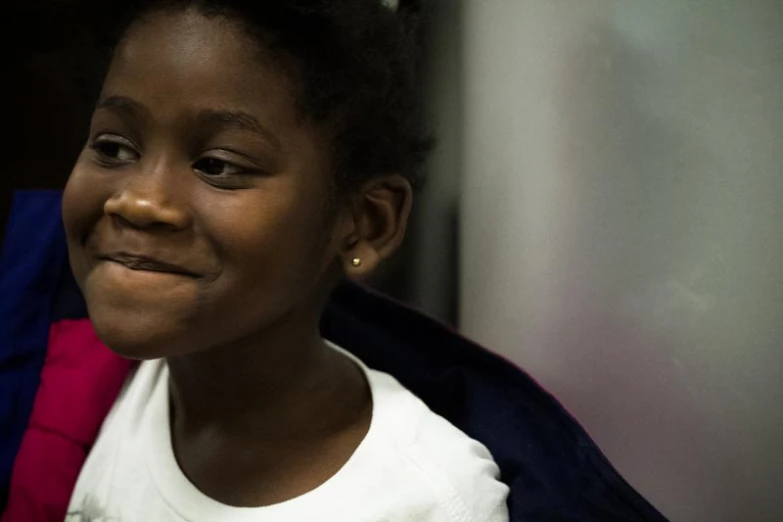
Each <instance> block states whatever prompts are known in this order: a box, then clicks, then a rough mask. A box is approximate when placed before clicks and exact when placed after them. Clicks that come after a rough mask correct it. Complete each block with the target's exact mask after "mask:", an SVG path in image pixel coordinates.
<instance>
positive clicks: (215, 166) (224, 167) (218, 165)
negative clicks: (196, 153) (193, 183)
mask: <svg viewBox="0 0 783 522" xmlns="http://www.w3.org/2000/svg"><path fill="white" fill-rule="evenodd" d="M193 168H194V169H196V170H197V171H199V172H201V173H202V174H206V175H207V176H214V177H218V176H220V177H224V176H231V175H234V174H240V173H242V172H243V171H244V170H245V169H243V168H241V167H238V166H237V165H234V164H233V163H229V162H227V161H224V160H222V159H218V158H200V159H199V160H197V161H196V162H195V163H194V164H193Z"/></svg>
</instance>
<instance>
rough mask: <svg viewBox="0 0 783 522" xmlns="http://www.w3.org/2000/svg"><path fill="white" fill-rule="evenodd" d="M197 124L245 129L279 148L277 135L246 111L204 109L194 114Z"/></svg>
mask: <svg viewBox="0 0 783 522" xmlns="http://www.w3.org/2000/svg"><path fill="white" fill-rule="evenodd" d="M196 121H197V122H198V124H199V125H204V126H211V127H234V128H237V129H242V130H247V131H251V132H254V133H256V134H259V135H261V137H263V138H265V139H266V141H268V142H269V143H271V144H272V145H274V146H275V147H277V148H278V149H279V148H280V141H279V140H278V139H277V136H275V134H274V133H273V132H272V131H270V130H269V129H267V128H266V127H264V126H263V125H261V124H260V123H259V122H258V120H257V119H256V118H255V117H254V116H253V115H252V114H248V113H247V112H243V111H223V110H214V109H204V110H202V111H200V112H199V113H198V116H196Z"/></svg>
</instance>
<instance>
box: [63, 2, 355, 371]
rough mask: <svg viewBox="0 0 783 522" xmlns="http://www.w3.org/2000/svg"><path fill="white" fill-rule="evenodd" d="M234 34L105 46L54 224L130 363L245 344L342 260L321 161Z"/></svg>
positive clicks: (167, 27)
mask: <svg viewBox="0 0 783 522" xmlns="http://www.w3.org/2000/svg"><path fill="white" fill-rule="evenodd" d="M291 93H292V88H291V85H290V78H289V76H288V75H286V74H284V73H283V72H282V69H281V68H280V67H279V65H278V64H276V63H275V61H274V59H272V58H271V57H269V56H268V55H264V54H263V53H262V52H259V49H258V46H257V44H256V42H255V41H254V40H252V39H251V38H250V37H249V36H247V35H246V34H245V32H243V31H242V30H241V28H240V27H239V25H238V24H236V23H234V22H232V21H229V20H227V19H225V18H221V17H211V18H206V17H204V16H202V15H200V14H198V13H196V12H193V11H186V12H181V13H156V14H151V15H148V16H147V17H146V18H145V19H143V20H142V21H140V22H137V23H136V24H135V25H134V26H133V27H132V28H131V30H130V32H129V33H128V34H127V35H126V37H125V38H124V39H123V41H122V42H121V44H120V45H119V47H118V48H117V50H116V53H115V56H114V59H113V61H112V64H111V66H110V68H109V71H108V75H107V77H106V79H105V82H104V86H103V90H102V93H101V96H100V99H99V101H98V103H97V106H96V107H97V108H96V110H95V112H94V114H93V118H92V122H91V126H90V136H89V140H88V143H87V145H86V146H85V148H84V150H83V151H82V153H81V155H80V156H79V159H78V160H77V163H76V165H75V167H74V169H73V172H72V174H71V178H70V180H69V182H68V185H67V187H66V190H65V195H64V199H63V220H64V223H65V228H66V234H67V238H68V248H69V254H70V261H71V266H72V269H73V271H74V274H75V276H76V280H77V282H78V283H79V286H80V288H81V289H82V292H83V294H84V296H85V299H86V301H87V306H88V309H89V313H90V317H91V319H92V322H93V324H94V326H95V329H96V331H97V332H98V334H99V336H100V337H101V338H102V339H103V341H104V342H106V343H107V345H109V346H110V347H111V348H112V349H113V350H115V351H117V352H118V353H120V354H122V355H125V356H129V357H133V358H142V359H146V358H155V357H161V356H170V355H175V354H183V353H188V352H193V351H197V350H203V349H207V348H210V347H214V346H218V345H222V344H227V343H231V342H232V341H234V340H237V339H241V338H246V337H248V336H252V335H253V334H254V333H256V332H258V331H259V330H262V329H264V328H266V327H268V326H269V325H271V324H273V323H275V322H276V321H279V320H281V318H283V317H288V316H292V315H297V314H300V313H301V314H305V315H307V314H308V313H309V308H311V307H313V306H314V303H316V302H318V301H319V299H321V298H322V294H323V293H324V288H325V287H327V286H328V284H327V282H328V281H329V280H330V279H331V276H330V274H331V270H330V269H331V268H333V267H334V264H335V263H336V262H337V260H338V258H339V256H340V246H339V245H338V243H339V241H338V239H336V238H337V237H338V236H339V234H337V233H336V232H335V227H336V226H337V225H335V223H336V222H337V221H339V219H338V218H336V217H335V214H336V213H335V212H333V211H332V210H330V209H332V205H330V201H331V200H332V183H331V176H332V174H331V173H330V171H329V165H330V158H329V156H328V153H327V147H326V146H325V141H324V139H323V137H322V134H321V133H320V132H319V130H318V129H316V128H314V127H311V126H309V125H308V124H306V123H303V121H302V119H301V118H300V117H299V114H298V113H297V107H296V103H295V100H294V99H293V97H292V94H291Z"/></svg>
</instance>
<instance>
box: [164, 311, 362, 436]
mask: <svg viewBox="0 0 783 522" xmlns="http://www.w3.org/2000/svg"><path fill="white" fill-rule="evenodd" d="M167 363H168V366H169V371H170V391H171V407H172V420H173V422H172V425H173V427H174V428H175V429H174V430H173V431H174V432H175V437H176V434H177V432H178V433H179V434H180V435H184V436H187V435H188V434H191V435H197V434H198V433H200V432H205V431H209V432H212V433H215V434H220V435H221V437H229V438H231V439H233V440H238V439H245V438H248V439H249V438H253V437H256V436H258V435H259V434H263V438H264V440H265V441H268V442H270V443H271V442H272V441H274V440H281V441H285V440H290V437H291V436H295V437H296V438H297V439H301V437H302V436H305V435H306V432H310V433H313V434H314V435H313V436H316V435H315V434H316V433H317V432H319V431H322V430H328V429H329V426H332V425H335V426H334V427H335V429H339V426H336V425H339V419H341V418H344V417H345V416H346V415H350V414H351V408H357V409H361V408H362V407H364V405H365V404H366V402H367V399H368V393H367V391H366V383H365V382H364V377H363V376H362V375H361V372H360V371H359V369H358V368H356V367H355V365H353V363H352V362H351V361H349V360H347V359H346V358H345V357H343V356H342V355H341V354H339V353H337V352H335V351H334V350H332V349H330V348H329V347H327V346H326V345H325V343H324V341H323V340H322V338H321V336H320V334H319V332H318V326H317V321H314V325H313V326H312V327H311V328H309V329H308V328H302V326H301V323H299V324H291V323H289V324H281V325H277V326H276V327H274V328H269V329H267V330H265V332H264V333H263V334H261V335H256V336H254V337H252V338H248V339H244V340H242V341H241V342H237V343H234V344H233V345H230V346H223V347H219V348H213V349H209V350H205V351H203V352H198V353H193V354H188V355H182V356H176V357H170V358H169V359H168V360H167ZM354 411H355V410H354Z"/></svg>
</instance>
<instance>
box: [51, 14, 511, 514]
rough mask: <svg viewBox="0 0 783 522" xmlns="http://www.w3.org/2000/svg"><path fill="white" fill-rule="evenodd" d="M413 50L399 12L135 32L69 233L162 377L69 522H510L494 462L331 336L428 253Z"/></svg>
mask: <svg viewBox="0 0 783 522" xmlns="http://www.w3.org/2000/svg"><path fill="white" fill-rule="evenodd" d="M409 33H410V31H408V30H407V29H406V25H405V24H404V23H403V22H402V21H401V20H400V19H399V17H397V16H396V15H395V13H394V12H393V10H392V9H390V8H388V7H386V6H385V5H384V4H383V3H382V2H381V1H380V0H329V1H327V0H310V1H306V0H294V1H289V2H282V1H278V2H259V1H247V2H242V1H238V0H237V1H228V0H226V1H222V0H203V1H198V0H196V1H179V0H170V1H149V2H145V3H143V5H141V6H139V8H138V9H137V10H136V11H135V12H134V14H133V15H132V16H131V18H130V19H129V23H128V24H126V25H125V27H124V30H123V31H122V33H121V37H120V38H119V40H118V42H117V45H116V47H115V49H114V52H113V57H112V60H111V63H110V66H109V68H108V72H107V74H106V77H105V80H104V83H103V88H102V91H101V93H100V97H99V99H98V101H97V104H96V107H95V111H94V114H93V117H92V122H91V126H90V134H89V138H88V141H87V144H86V146H85V148H84V150H83V151H82V153H81V155H80V156H79V158H78V160H77V162H76V165H75V166H74V168H73V172H72V174H71V177H70V180H69V182H68V185H67V188H66V190H65V194H64V197H63V221H64V223H65V228H66V235H67V242H68V249H69V257H70V262H71V266H72V269H73V273H74V275H75V278H76V281H77V283H78V285H79V287H80V289H81V291H82V293H83V295H84V298H85V300H86V303H87V307H88V310H89V315H90V318H91V320H92V324H93V326H94V328H95V331H96V332H97V333H98V335H99V337H100V338H101V340H102V341H103V342H104V343H105V344H106V345H107V346H109V347H110V348H111V349H112V350H114V351H115V352H117V353H119V354H121V355H123V356H125V357H128V358H132V359H138V360H141V361H143V362H142V363H141V365H140V366H139V368H138V370H137V371H136V372H135V374H134V375H132V377H131V378H129V380H128V381H127V382H126V385H125V388H124V389H123V391H122V393H121V395H120V397H119V398H118V400H117V401H116V403H115V405H114V407H113V409H112V411H111V413H110V414H109V416H108V417H107V419H106V421H105V422H104V424H103V427H102V429H101V433H100V435H99V437H98V439H97V441H96V443H95V446H94V447H93V449H92V451H91V452H90V454H89V457H88V459H87V461H86V463H85V465H84V466H83V468H82V470H81V473H80V476H79V479H78V482H77V484H76V487H75V490H74V492H73V495H72V497H71V502H70V506H69V509H68V515H67V517H66V520H72V521H77V520H118V521H121V522H132V521H184V520H192V521H197V520H203V521H213V520H214V521H233V520H236V521H239V520H242V521H268V522H278V521H280V522H283V521H285V522H304V521H311V520H317V521H319V522H328V521H334V522H354V521H355V522H359V521H362V522H377V521H381V520H388V521H408V520H410V521H414V520H415V521H420V522H424V521H453V522H457V521H460V522H461V521H465V522H467V521H474V522H502V521H506V520H508V513H507V508H506V502H505V501H506V496H507V493H508V488H507V486H506V485H504V484H503V483H501V482H500V481H499V471H498V467H497V466H496V464H495V462H494V461H493V459H492V456H491V455H490V454H489V452H488V450H487V449H486V448H485V447H484V446H483V445H482V444H480V443H478V442H476V441H475V440H472V439H470V438H469V437H468V436H466V435H465V434H463V433H462V432H461V431H459V430H458V429H457V428H455V427H454V426H453V425H451V424H450V423H449V422H447V421H446V420H444V419H443V418H441V417H439V416H438V415H436V414H435V413H433V412H432V411H430V410H429V409H428V408H427V406H425V404H424V403H423V402H421V401H420V400H419V399H418V398H417V397H415V396H414V395H413V394H412V393H411V392H409V391H407V390H406V389H405V388H404V387H403V386H401V385H400V384H399V383H398V382H397V381H396V380H395V379H394V378H393V377H391V376H390V375H388V374H385V373H381V372H378V371H373V370H370V369H368V368H367V367H366V366H364V365H363V364H362V362H361V361H359V360H358V359H357V358H355V357H354V356H352V355H349V354H348V353H347V352H345V351H343V350H342V349H341V348H340V347H339V346H336V345H333V344H330V343H328V342H325V341H324V340H323V339H322V337H321V335H320V333H319V319H320V317H321V314H322V311H323V308H324V306H325V304H326V302H327V300H328V297H329V295H330V293H331V291H332V290H333V288H334V287H335V286H336V285H338V284H339V283H340V282H341V281H343V280H344V279H346V278H348V279H360V278H363V277H365V276H367V275H368V274H370V273H371V272H372V271H373V270H374V269H375V268H376V267H377V266H378V265H379V264H380V263H381V262H382V261H383V260H384V259H386V258H388V257H389V256H390V255H391V254H392V253H393V252H394V251H395V250H397V248H398V247H399V246H400V243H401V242H402V240H403V237H404V235H405V228H406V223H407V220H408V214H409V212H410V209H411V198H412V193H413V189H412V186H414V185H415V183H416V181H417V179H416V172H417V169H418V167H419V164H420V163H421V161H422V159H423V157H424V153H425V152H426V149H427V144H428V141H427V139H426V136H424V135H423V134H422V132H421V130H420V127H419V123H420V121H419V113H418V107H419V100H418V98H417V96H418V95H417V90H416V84H415V77H414V74H413V52H414V46H413V44H412V42H411V35H410V34H409Z"/></svg>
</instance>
